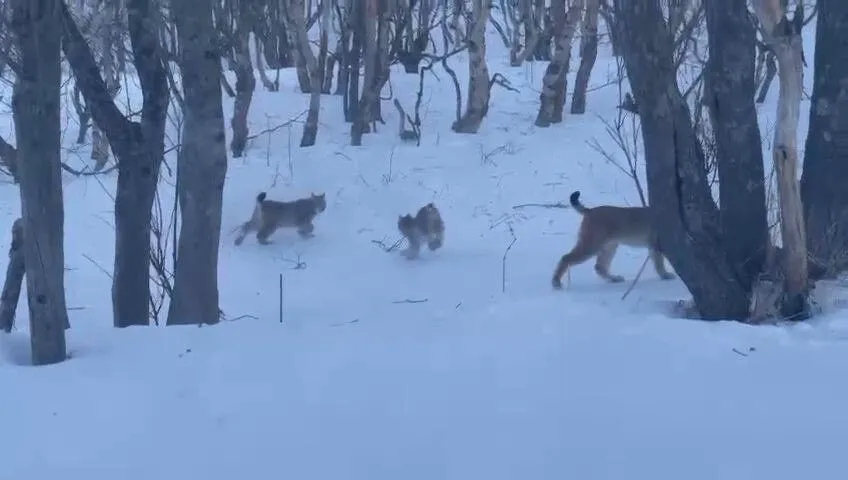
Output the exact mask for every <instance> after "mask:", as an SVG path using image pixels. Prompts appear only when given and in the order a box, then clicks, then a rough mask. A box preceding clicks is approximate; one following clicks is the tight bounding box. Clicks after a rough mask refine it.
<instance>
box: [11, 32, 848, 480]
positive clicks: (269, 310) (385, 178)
mask: <svg viewBox="0 0 848 480" xmlns="http://www.w3.org/2000/svg"><path fill="white" fill-rule="evenodd" d="M808 33H810V34H811V33H812V32H808ZM808 39H809V40H810V41H808V47H807V51H808V55H807V58H808V61H811V59H812V54H811V53H812V41H811V40H812V37H811V36H808ZM489 43H490V44H489V50H490V54H489V67H490V70H491V71H492V72H500V73H502V74H503V75H505V76H506V77H507V78H509V79H510V81H511V82H512V84H513V85H514V86H515V87H516V88H518V89H519V90H520V93H513V92H509V91H506V90H503V89H499V88H497V87H496V88H495V89H494V91H493V97H492V102H491V108H490V113H489V116H488V117H487V118H486V119H485V121H484V123H483V126H482V128H481V131H480V133H479V134H477V135H457V134H453V133H451V132H450V128H449V127H450V123H451V122H452V120H453V111H454V104H453V101H454V100H453V99H454V94H453V91H452V86H451V84H450V82H449V81H448V79H447V78H446V75H445V74H444V73H441V72H440V74H439V78H441V79H442V81H441V83H438V82H437V81H436V80H435V79H434V78H432V77H428V78H427V87H426V89H425V97H424V106H423V107H422V113H423V115H424V127H423V130H424V138H423V140H422V145H421V147H418V148H417V147H415V146H413V145H408V144H401V143H399V141H398V139H397V135H396V125H397V123H396V122H397V114H396V112H395V110H394V109H393V108H392V107H391V103H390V102H385V103H384V109H383V110H384V115H385V117H386V119H387V122H388V123H387V125H385V126H382V127H381V128H380V131H379V133H377V134H369V135H366V137H365V139H364V146H362V147H358V148H354V147H350V146H349V145H348V144H349V139H348V131H349V126H348V125H347V124H345V123H344V122H343V121H342V119H341V118H342V117H341V101H340V98H339V97H335V96H327V97H325V98H324V99H323V100H322V103H323V105H322V111H321V121H320V122H321V125H320V131H319V136H318V145H317V146H315V147H313V148H310V149H300V148H298V143H299V137H300V132H301V127H300V126H299V125H295V126H294V127H293V128H292V129H291V130H289V129H288V128H282V129H279V130H276V131H274V132H273V133H271V134H270V135H262V136H260V137H258V138H257V139H255V140H254V141H253V142H252V143H251V145H250V149H249V152H248V155H247V156H246V157H245V158H242V159H234V160H232V161H231V163H230V166H229V171H228V175H227V184H226V190H225V206H224V230H225V232H224V234H223V235H222V239H221V242H222V247H221V248H222V255H221V265H220V274H219V276H220V290H221V306H222V309H223V310H224V312H225V313H226V315H227V318H228V319H229V320H228V321H225V322H222V323H221V324H220V325H217V326H214V327H202V328H198V327H170V328H164V327H160V328H156V327H151V328H129V329H123V330H117V329H114V328H112V327H111V306H110V293H109V292H110V279H109V276H108V274H107V273H105V271H108V270H110V269H111V264H112V255H113V248H114V247H113V241H114V240H113V230H112V227H111V225H112V222H113V220H112V217H113V212H112V201H111V200H110V194H111V193H112V192H113V191H114V188H115V174H114V173H112V174H110V175H107V176H102V177H73V176H70V175H66V176H65V183H64V188H65V202H66V207H65V212H66V221H65V224H66V241H65V245H66V251H65V255H66V263H67V273H66V284H67V301H68V306H69V307H70V308H71V311H70V312H69V313H70V318H71V323H72V325H73V328H72V329H71V330H69V331H68V342H69V350H70V355H71V358H70V360H68V361H67V362H64V363H62V364H58V365H53V366H48V367H39V368H33V367H29V366H23V365H24V364H25V363H26V362H27V361H28V357H29V352H28V349H29V340H28V331H27V329H28V318H27V310H26V303H25V300H23V301H22V302H21V306H20V308H19V314H18V319H17V330H16V331H15V332H13V333H12V334H11V335H0V386H2V387H0V432H2V434H0V451H2V452H3V455H2V460H1V461H0V479H2V480H5V479H10V480H11V479H27V480H40V479H47V478H63V479H68V480H71V479H86V480H98V479H110V480H114V479H121V480H131V479H133V480H134V479H139V480H142V479H144V480H146V479H163V480H164V479H193V478H203V479H207V480H218V479H235V478H252V479H266V478H267V479H270V478H287V479H288V478H290V479H298V480H306V479H334V480H335V479H357V480H359V479H362V480H366V479H367V480H388V479H392V480H394V479H405V480H412V479H422V480H423V479H426V480H436V479H445V480H453V479H461V480H468V479H486V480H494V479H527V480H531V479H532V480H542V479H563V478H566V479H581V480H584V479H616V480H618V479H652V480H659V479H675V480H678V479H687V480H695V479H760V478H763V479H765V478H768V479H772V480H774V479H798V478H811V479H831V478H833V479H837V478H844V476H845V474H846V472H848V465H846V464H845V461H844V460H841V459H843V458H844V457H842V455H841V454H842V453H843V452H842V448H843V445H844V444H843V443H842V442H844V441H848V413H846V412H848V409H846V408H845V405H846V404H848V387H846V386H845V383H844V379H845V373H846V365H848V349H846V343H845V340H848V318H846V316H845V314H844V312H842V311H841V305H842V300H841V298H840V294H841V290H840V288H839V286H836V285H835V286H830V287H829V288H828V289H826V290H827V291H826V292H825V293H824V294H823V295H822V297H821V299H820V301H821V303H822V306H823V307H824V313H823V314H822V315H821V316H819V317H817V318H816V319H814V320H813V321H811V322H809V323H805V324H800V325H792V326H767V327H750V326H743V325H740V324H736V323H730V322H721V323H701V322H696V321H689V320H682V319H679V318H674V317H672V316H671V315H670V313H669V312H670V310H671V306H672V305H673V304H674V303H675V302H676V301H677V300H680V299H684V298H687V293H686V290H685V288H684V286H683V285H682V284H681V283H680V282H679V281H673V282H662V281H660V280H659V279H657V277H656V274H655V273H654V272H653V271H651V269H650V268H648V269H646V272H645V273H644V275H643V277H642V279H641V280H640V281H639V283H638V284H637V285H636V287H635V289H634V290H633V291H632V292H631V293H630V295H629V296H627V298H626V299H624V300H622V299H621V297H622V294H623V293H624V291H625V290H626V289H627V288H628V286H629V282H628V283H625V284H618V285H610V284H606V283H604V282H603V281H602V280H600V279H599V278H598V277H597V276H596V275H595V273H594V271H593V269H592V266H591V263H587V264H584V265H582V266H579V267H576V268H574V269H573V270H572V273H571V275H572V282H571V287H570V288H568V289H567V290H565V291H562V292H554V291H552V289H551V287H550V275H551V273H552V271H553V268H554V263H555V262H556V261H557V259H558V258H559V256H560V255H561V254H562V253H564V252H565V251H566V250H568V249H569V248H570V247H571V246H572V242H573V241H574V239H575V235H576V228H577V226H578V223H579V220H580V218H579V216H578V215H577V214H576V213H575V212H573V211H571V210H567V209H546V208H534V207H527V208H519V209H515V208H513V207H514V206H516V205H519V204H525V203H552V202H564V201H567V198H568V195H569V194H570V193H571V192H572V191H574V190H581V191H582V192H583V197H582V199H583V201H584V202H585V203H586V204H587V205H598V204H601V203H613V204H631V205H632V204H637V203H638V197H637V195H636V192H635V189H634V187H633V184H632V182H631V181H630V180H629V179H628V178H626V177H625V176H624V175H622V174H621V173H620V172H619V170H618V169H617V168H616V167H614V166H612V165H610V164H608V163H606V162H605V161H604V159H603V158H602V156H601V155H600V154H598V153H597V152H596V151H594V150H593V149H592V148H591V147H590V146H589V145H588V143H587V142H589V141H590V140H592V139H593V138H596V139H597V140H598V141H599V142H601V143H602V144H603V145H604V146H606V148H608V149H609V150H610V151H614V150H615V148H614V147H613V146H612V145H611V143H610V141H609V138H608V137H607V136H606V134H605V133H604V129H603V128H604V127H603V122H602V120H601V119H602V118H606V119H611V118H612V117H613V116H614V115H615V105H616V104H617V100H618V94H617V90H616V88H615V86H614V85H608V83H609V81H610V80H611V78H612V77H613V76H614V74H615V63H614V61H613V60H612V59H611V57H610V56H609V54H608V51H607V49H606V48H602V50H601V54H600V57H599V60H598V62H597V64H596V66H595V70H594V73H593V77H592V82H591V87H597V88H596V89H594V90H592V91H591V92H590V94H589V100H588V105H589V111H588V112H587V113H586V114H585V115H582V116H571V115H568V116H567V118H566V120H565V122H564V123H562V124H560V125H555V126H553V127H551V128H548V129H539V128H536V127H534V126H533V120H534V118H535V115H536V110H537V108H538V90H539V88H540V83H541V76H542V73H543V68H544V65H543V64H538V63H537V64H535V65H526V66H523V67H520V68H510V67H509V66H508V63H507V55H506V54H505V52H504V51H503V46H502V44H500V41H499V39H498V37H497V36H494V35H493V36H491V37H490V42H489ZM575 52H576V48H575ZM466 60H467V59H466V57H465V56H463V55H457V56H456V57H454V59H453V65H454V67H455V68H456V69H457V72H458V73H459V74H460V80H461V83H462V85H463V90H465V88H466V80H465V79H466V76H467V74H466V71H467V67H466V66H465V62H466ZM438 70H439V69H437V71H438ZM811 72H812V70H811V69H807V78H806V84H807V85H808V87H807V91H809V84H810V80H811V75H812V73H811ZM392 75H393V77H392V88H393V92H394V94H395V95H396V96H397V97H398V98H399V99H400V100H401V102H402V103H403V104H404V105H405V106H406V107H407V109H409V108H411V105H412V104H413V102H414V93H415V89H416V88H417V76H413V75H405V74H403V73H402V70H401V69H399V68H396V69H394V70H393V72H392ZM569 77H570V78H569V85H572V84H573V75H570V76H569ZM282 82H283V87H282V88H281V91H280V92H278V93H268V92H264V91H262V90H261V87H260V90H257V92H256V96H255V99H254V102H253V106H252V108H251V130H252V131H253V132H258V131H260V130H262V129H266V128H268V127H273V126H275V125H277V124H279V123H282V122H283V121H285V120H286V119H287V118H290V117H293V116H295V115H297V114H298V113H299V112H301V111H302V110H303V109H305V108H306V105H307V102H308V99H307V97H306V96H304V95H301V94H300V93H299V92H298V90H297V86H296V81H295V78H294V75H293V72H290V71H285V72H283V74H282ZM605 85H606V86H605ZM776 94H777V84H775V85H774V87H773V89H772V93H771V95H770V98H771V99H770V101H769V102H768V103H767V104H766V105H764V106H762V119H763V120H762V124H763V128H762V130H763V132H764V136H767V135H768V136H770V132H771V131H772V130H771V128H770V121H769V118H771V117H772V116H773V112H774V99H775V98H776ZM569 98H570V93H569ZM804 107H805V110H804V112H803V114H802V130H801V133H802V136H803V135H805V134H806V124H807V118H806V115H807V110H808V108H809V102H808V101H806V100H805V104H804ZM224 108H225V111H226V112H228V113H227V115H228V116H229V112H231V109H232V102H231V100H230V99H228V98H225V105H224ZM73 117H74V115H73V113H72V111H71V112H69V119H68V129H67V133H66V138H65V144H66V145H68V147H69V150H68V155H67V157H68V158H67V161H68V162H69V163H70V164H72V165H75V166H81V165H83V164H85V163H86V161H87V160H86V159H87V157H88V150H86V149H81V150H74V149H73V148H72V147H73V145H72V142H73V140H74V139H75V137H76V126H75V124H74V120H73ZM172 127H173V126H172ZM171 130H172V131H171V136H172V137H175V135H176V129H175V128H172V129H171ZM0 132H2V133H3V134H5V135H8V134H10V133H11V132H12V126H11V119H10V118H8V119H6V118H4V121H3V122H2V124H0ZM12 138H14V137H12ZM766 143H767V144H768V143H770V141H769V140H768V138H767V139H766ZM169 162H173V158H172V157H171V156H169ZM163 173H164V178H163V181H162V192H161V193H162V196H163V203H164V204H165V205H168V204H169V202H170V201H171V200H170V198H172V192H173V186H172V185H173V178H172V177H169V176H168V172H167V169H165V170H163ZM259 191H268V194H269V197H270V198H274V199H294V198H297V197H301V196H305V195H308V194H309V193H310V192H326V195H327V199H328V200H327V201H328V208H327V210H326V211H325V212H324V213H323V214H321V215H320V216H319V217H318V219H317V221H316V230H315V233H316V236H315V237H314V238H312V239H310V240H302V239H300V238H299V237H298V236H297V235H296V234H295V233H294V232H291V231H284V230H283V231H278V232H277V233H276V234H275V235H274V237H272V239H273V243H272V244H271V245H268V246H262V245H258V244H257V243H256V241H255V239H254V237H253V236H250V237H248V238H247V240H246V241H245V243H244V244H243V245H242V246H241V247H235V246H234V245H233V239H234V236H233V235H232V234H231V233H229V232H230V231H231V230H232V229H234V228H235V227H236V226H237V225H238V224H239V223H240V222H243V221H244V220H245V219H246V218H247V217H248V216H249V215H250V213H251V209H252V208H253V202H254V199H255V196H256V194H257V193H258V192H259ZM0 199H2V201H0V225H6V226H8V225H11V222H12V220H13V219H14V218H15V217H16V216H17V215H18V212H19V199H18V193H17V190H16V188H15V186H13V185H11V184H8V185H0ZM430 201H433V202H435V203H436V205H437V206H438V207H439V208H440V209H441V211H442V215H443V217H444V220H445V222H446V225H447V232H446V243H445V246H444V248H443V249H441V250H439V251H437V252H435V253H433V252H430V251H427V250H424V251H423V253H422V257H421V259H420V260H419V261H416V262H410V261H407V260H405V259H404V258H402V257H401V256H399V255H398V254H397V252H396V251H395V252H391V253H386V252H384V251H383V250H382V249H381V248H379V246H378V245H376V244H375V243H374V241H382V242H385V243H386V244H392V243H394V241H395V240H396V239H397V233H396V230H395V223H396V220H397V215H399V214H403V213H408V212H412V213H414V212H415V210H417V209H418V208H419V207H420V206H421V205H423V204H424V203H426V202H430ZM511 231H512V232H514V238H515V239H516V240H515V243H514V246H513V247H512V248H511V250H510V251H509V253H508V255H507V256H506V261H505V263H504V260H503V258H504V254H505V251H506V249H507V246H508V245H509V244H510V242H511V241H512V240H513V233H510V232H511ZM0 239H2V243H3V244H2V245H0V248H2V249H6V248H7V247H8V242H9V240H10V235H9V233H8V228H5V227H4V228H3V231H2V233H0ZM644 255H645V252H644V251H640V250H634V249H628V248H621V249H620V250H619V254H618V256H617V257H616V259H615V261H614V263H613V270H614V271H615V272H616V273H620V274H622V275H624V276H625V277H626V278H628V280H630V279H632V278H633V277H634V276H635V275H636V272H637V270H638V269H639V267H640V265H641V263H642V260H643V259H644ZM504 272H505V275H504ZM281 274H282V276H283V278H284V288H283V293H284V294H283V297H284V299H283V309H282V312H283V315H282V323H280V314H279V311H280V306H279V305H280V300H279V285H278V282H279V276H280V275H281ZM165 310H167V309H165Z"/></svg>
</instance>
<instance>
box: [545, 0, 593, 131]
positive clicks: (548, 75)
mask: <svg viewBox="0 0 848 480" xmlns="http://www.w3.org/2000/svg"><path fill="white" fill-rule="evenodd" d="M584 4H585V0H574V3H572V4H571V7H569V9H568V11H567V12H566V11H565V0H554V3H553V4H552V5H551V15H553V16H554V22H555V24H554V38H555V39H556V41H555V42H556V43H555V47H554V57H553V59H552V60H551V62H550V63H549V64H548V68H546V69H545V76H544V77H542V92H541V93H540V94H539V103H540V105H539V114H538V115H537V116H536V126H537V127H549V126H550V125H551V124H552V123H559V122H561V121H562V109H563V103H565V90H566V75H567V74H568V65H569V63H570V61H571V41H572V39H573V38H574V33H575V32H576V31H577V24H578V23H579V22H580V14H581V13H582V12H583V6H584Z"/></svg>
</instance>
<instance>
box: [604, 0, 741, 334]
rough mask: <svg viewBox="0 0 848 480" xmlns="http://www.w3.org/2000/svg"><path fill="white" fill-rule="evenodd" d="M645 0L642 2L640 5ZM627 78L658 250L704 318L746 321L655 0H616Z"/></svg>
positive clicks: (671, 53)
mask: <svg viewBox="0 0 848 480" xmlns="http://www.w3.org/2000/svg"><path fill="white" fill-rule="evenodd" d="M646 3H647V5H646ZM614 4H615V19H616V22H617V23H618V24H619V25H618V26H617V27H618V28H617V31H618V32H619V33H620V34H621V37H620V38H619V40H620V42H621V43H620V47H621V53H622V56H623V59H624V64H625V68H626V70H627V76H628V78H629V80H630V85H631V88H632V90H633V97H634V99H635V101H636V103H637V104H638V114H639V118H640V121H641V127H642V139H643V142H644V146H645V158H646V159H647V161H646V164H645V172H646V177H647V181H648V198H649V201H648V203H649V205H650V209H651V213H652V215H653V217H654V218H653V222H654V225H655V228H656V231H657V236H658V240H659V244H660V249H661V250H662V252H663V254H664V255H665V256H666V257H667V258H668V260H669V262H670V263H671V265H672V266H673V267H674V269H675V271H676V272H677V273H678V275H679V276H680V278H681V280H683V283H684V284H685V285H686V287H687V288H688V289H689V292H690V293H691V294H692V297H693V300H694V303H695V308H696V310H697V312H698V314H699V316H700V318H702V319H704V320H727V319H735V320H745V319H747V317H748V307H749V300H748V293H749V292H748V290H747V289H746V288H745V286H744V285H743V284H742V283H741V282H740V281H739V279H738V276H737V269H736V267H735V265H733V263H732V262H731V261H730V259H729V258H728V255H727V252H726V251H725V250H724V240H726V239H723V238H722V234H721V233H722V229H721V223H720V216H719V212H718V209H717V208H716V205H715V203H714V202H713V199H712V195H711V192H710V187H709V184H708V180H707V171H706V166H705V164H704V158H703V153H702V152H701V150H700V149H699V146H698V140H697V138H696V136H695V131H694V129H693V127H692V120H691V113H690V111H689V107H688V105H687V104H686V101H685V100H684V98H683V95H682V93H681V92H680V88H679V87H678V85H677V69H676V68H675V65H674V52H673V48H674V45H673V38H672V36H671V34H670V32H669V31H668V26H667V24H666V22H665V19H664V16H663V12H662V10H661V9H660V7H659V5H658V2H633V1H632V0H615V3H614Z"/></svg>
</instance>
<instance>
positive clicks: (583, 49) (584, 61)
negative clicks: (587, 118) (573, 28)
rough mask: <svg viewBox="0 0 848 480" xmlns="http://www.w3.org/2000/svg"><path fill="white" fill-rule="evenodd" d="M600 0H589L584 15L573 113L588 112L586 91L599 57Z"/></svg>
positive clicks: (572, 101) (572, 107) (573, 96)
mask: <svg viewBox="0 0 848 480" xmlns="http://www.w3.org/2000/svg"><path fill="white" fill-rule="evenodd" d="M599 10H600V0H587V3H586V14H585V16H584V17H583V37H582V38H581V40H580V67H579V68H578V69H577V75H576V77H575V78H574V94H573V95H572V97H571V113H572V114H575V115H578V114H582V113H586V92H587V90H589V79H590V77H591V76H592V68H593V67H594V66H595V60H596V59H597V58H598V12H599Z"/></svg>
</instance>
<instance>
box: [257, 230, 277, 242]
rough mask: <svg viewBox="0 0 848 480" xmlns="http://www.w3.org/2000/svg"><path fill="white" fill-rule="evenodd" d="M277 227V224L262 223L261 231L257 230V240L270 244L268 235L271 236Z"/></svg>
mask: <svg viewBox="0 0 848 480" xmlns="http://www.w3.org/2000/svg"><path fill="white" fill-rule="evenodd" d="M276 229H277V226H276V225H262V227H261V228H260V229H259V231H257V232H256V240H257V241H258V242H259V243H261V244H262V245H268V244H269V243H271V242H269V241H268V237H270V236H271V234H272V233H274V230H276Z"/></svg>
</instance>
